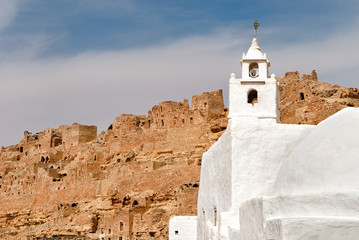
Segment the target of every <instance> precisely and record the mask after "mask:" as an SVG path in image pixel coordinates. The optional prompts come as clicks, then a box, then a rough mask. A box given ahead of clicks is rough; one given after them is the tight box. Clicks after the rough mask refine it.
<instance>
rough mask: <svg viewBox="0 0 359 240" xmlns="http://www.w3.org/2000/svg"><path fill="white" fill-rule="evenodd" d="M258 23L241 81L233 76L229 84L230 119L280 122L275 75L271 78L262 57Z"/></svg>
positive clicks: (246, 57) (246, 56)
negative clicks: (248, 118) (258, 38)
mask: <svg viewBox="0 0 359 240" xmlns="http://www.w3.org/2000/svg"><path fill="white" fill-rule="evenodd" d="M258 26H259V24H258V22H257V20H256V21H255V23H254V28H255V34H254V38H253V40H252V45H251V46H250V48H249V49H248V52H247V54H244V53H243V58H242V60H241V65H242V78H241V79H236V77H235V74H234V73H232V74H231V78H230V80H229V118H234V117H256V118H258V119H273V120H275V121H276V122H279V90H278V85H277V81H276V79H275V77H274V74H272V76H271V77H269V76H268V68H269V66H270V62H269V61H268V59H267V56H266V54H265V53H264V54H263V53H262V51H261V49H260V47H259V45H258V41H257V29H258Z"/></svg>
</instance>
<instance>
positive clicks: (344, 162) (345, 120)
mask: <svg viewBox="0 0 359 240" xmlns="http://www.w3.org/2000/svg"><path fill="white" fill-rule="evenodd" d="M358 135H359V109H358V108H345V109H343V110H341V111H339V112H338V113H336V114H334V115H333V116H331V117H329V118H327V119H326V120H324V121H323V122H321V123H320V124H318V126H316V127H315V128H313V130H312V131H311V132H310V133H309V134H308V135H307V136H306V137H305V138H304V139H303V140H302V141H301V142H300V143H299V144H298V145H297V146H296V147H295V148H294V150H293V151H292V153H291V154H290V155H289V157H288V158H287V159H286V160H285V161H284V162H283V165H282V166H281V169H280V171H279V174H278V177H277V181H276V186H275V187H276V192H277V193H278V194H280V195H292V194H308V193H321V192H327V193H328V192H355V191H359V185H358V183H359V137H358Z"/></svg>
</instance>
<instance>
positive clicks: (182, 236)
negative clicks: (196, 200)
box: [169, 216, 197, 240]
mask: <svg viewBox="0 0 359 240" xmlns="http://www.w3.org/2000/svg"><path fill="white" fill-rule="evenodd" d="M196 237H197V217H196V216H171V218H170V223H169V240H195V239H197V238H196Z"/></svg>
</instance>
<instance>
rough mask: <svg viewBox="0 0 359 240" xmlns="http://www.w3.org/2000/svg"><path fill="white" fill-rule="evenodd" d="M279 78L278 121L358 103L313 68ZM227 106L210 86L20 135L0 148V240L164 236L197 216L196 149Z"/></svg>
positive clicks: (218, 125)
mask: <svg viewBox="0 0 359 240" xmlns="http://www.w3.org/2000/svg"><path fill="white" fill-rule="evenodd" d="M279 82H280V90H281V110H282V112H281V119H282V122H284V123H303V124H304V123H309V124H316V123H318V122H319V121H321V120H322V119H325V118H326V117H328V116H330V115H332V114H333V113H335V112H336V111H338V110H340V109H341V108H344V107H346V106H359V99H358V98H359V97H358V95H359V94H358V90H357V89H351V88H344V87H339V86H332V85H330V84H327V83H321V82H318V80H317V78H316V74H314V73H313V74H312V75H304V77H302V78H300V75H299V73H297V72H294V73H287V74H286V76H285V77H284V78H280V79H279ZM300 93H303V95H304V98H303V99H302V97H301V94H300ZM227 110H228V109H227V108H225V106H224V104H223V97H222V91H221V90H218V91H214V92H209V93H203V94H200V95H196V96H193V97H192V103H191V105H189V102H188V100H184V101H183V102H170V101H168V102H163V103H160V104H159V105H157V106H154V107H153V108H152V109H151V111H149V112H148V114H147V115H130V114H122V115H121V116H120V117H118V118H116V119H115V120H114V122H113V123H112V124H111V125H110V126H109V127H108V130H106V131H104V132H102V133H100V134H99V135H98V136H96V131H97V129H96V127H95V126H84V125H80V124H73V125H71V126H60V127H59V128H57V129H50V128H49V129H46V130H44V131H43V132H40V133H35V134H32V133H29V132H25V133H24V138H23V140H21V141H20V143H19V144H17V145H14V146H8V147H2V148H1V151H0V199H1V204H0V238H1V239H22V238H23V239H27V238H29V239H33V238H35V239H101V238H104V239H106V240H107V239H109V238H111V239H121V238H122V240H125V239H168V222H169V218H170V216H171V215H196V212H197V209H196V206H197V194H198V187H199V184H200V183H199V179H200V167H201V159H202V154H203V153H204V152H205V151H206V150H207V149H209V147H210V146H211V145H212V144H213V143H214V142H216V141H217V139H218V138H219V137H220V136H221V135H222V133H223V131H224V130H225V129H226V126H227Z"/></svg>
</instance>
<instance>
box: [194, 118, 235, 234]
mask: <svg viewBox="0 0 359 240" xmlns="http://www.w3.org/2000/svg"><path fill="white" fill-rule="evenodd" d="M228 126H230V123H229V124H228ZM231 164H232V163H231V135H230V131H228V130H226V132H225V133H224V134H223V135H222V136H221V137H220V138H219V140H218V141H217V142H216V143H215V144H214V145H212V147H211V148H210V149H209V150H208V151H207V152H206V153H204V154H203V156H202V168H201V179H200V187H199V193H198V206H197V209H198V210H197V211H198V214H197V219H198V230H197V235H198V238H197V239H208V237H209V234H210V232H211V231H210V229H212V228H213V230H212V232H213V233H212V235H215V234H216V232H217V231H218V230H217V229H218V226H219V221H218V220H219V213H220V212H225V211H228V210H229V208H230V206H231V169H232V167H231ZM215 207H216V208H217V213H218V216H217V219H218V220H217V224H216V226H214V225H215V223H214V220H215V219H214V218H215V216H214V208H215Z"/></svg>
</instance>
